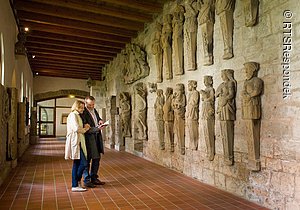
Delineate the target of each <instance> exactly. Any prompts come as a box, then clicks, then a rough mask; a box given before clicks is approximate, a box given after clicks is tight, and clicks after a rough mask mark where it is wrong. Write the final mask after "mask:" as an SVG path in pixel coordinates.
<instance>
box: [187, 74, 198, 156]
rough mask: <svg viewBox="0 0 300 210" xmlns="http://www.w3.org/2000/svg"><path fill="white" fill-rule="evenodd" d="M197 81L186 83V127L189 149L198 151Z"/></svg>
mask: <svg viewBox="0 0 300 210" xmlns="http://www.w3.org/2000/svg"><path fill="white" fill-rule="evenodd" d="M196 88H197V81H195V80H189V82H188V90H189V94H188V105H187V125H188V130H189V134H190V142H189V148H190V149H192V150H197V149H198V138H199V132H198V128H199V99H200V95H199V91H197V90H196Z"/></svg>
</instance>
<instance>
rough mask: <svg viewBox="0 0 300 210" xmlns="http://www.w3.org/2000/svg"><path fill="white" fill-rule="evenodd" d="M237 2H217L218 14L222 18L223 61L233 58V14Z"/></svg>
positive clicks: (226, 0)
mask: <svg viewBox="0 0 300 210" xmlns="http://www.w3.org/2000/svg"><path fill="white" fill-rule="evenodd" d="M234 6H235V0H216V13H217V15H219V16H220V24H221V30H222V36H223V43H224V55H223V59H225V60H227V59H230V58H232V57H233V45H232V39H233V12H234Z"/></svg>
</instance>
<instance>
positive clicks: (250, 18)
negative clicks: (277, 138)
mask: <svg viewBox="0 0 300 210" xmlns="http://www.w3.org/2000/svg"><path fill="white" fill-rule="evenodd" d="M243 3H244V15H245V25H246V26H247V27H251V26H255V24H256V23H257V17H258V7H259V0H244V1H243Z"/></svg>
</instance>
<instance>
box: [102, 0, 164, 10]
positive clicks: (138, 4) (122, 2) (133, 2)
mask: <svg viewBox="0 0 300 210" xmlns="http://www.w3.org/2000/svg"><path fill="white" fill-rule="evenodd" d="M103 2H105V3H109V4H115V5H119V6H122V7H129V8H132V9H139V10H143V11H146V12H150V13H154V12H159V11H161V10H162V8H163V5H162V4H161V3H159V2H155V1H145V0H144V1H141V0H97V3H103Z"/></svg>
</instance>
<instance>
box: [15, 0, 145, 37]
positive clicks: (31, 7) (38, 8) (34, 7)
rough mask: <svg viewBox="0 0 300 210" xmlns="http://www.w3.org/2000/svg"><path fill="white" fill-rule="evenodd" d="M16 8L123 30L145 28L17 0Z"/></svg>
mask: <svg viewBox="0 0 300 210" xmlns="http://www.w3.org/2000/svg"><path fill="white" fill-rule="evenodd" d="M14 7H15V9H16V10H17V13H18V10H22V11H27V12H35V13H40V14H45V15H51V16H55V17H61V18H67V19H73V20H79V21H85V22H90V23H95V24H101V25H105V26H109V27H110V26H113V27H118V28H123V29H129V30H135V31H140V30H142V29H143V28H144V23H141V22H137V21H132V20H126V19H123V18H118V17H112V16H108V15H102V14H96V13H91V12H85V11H80V10H75V9H71V8H65V7H59V6H53V5H46V4H41V3H37V2H35V3H32V2H30V1H26V0H17V1H15V2H14Z"/></svg>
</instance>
